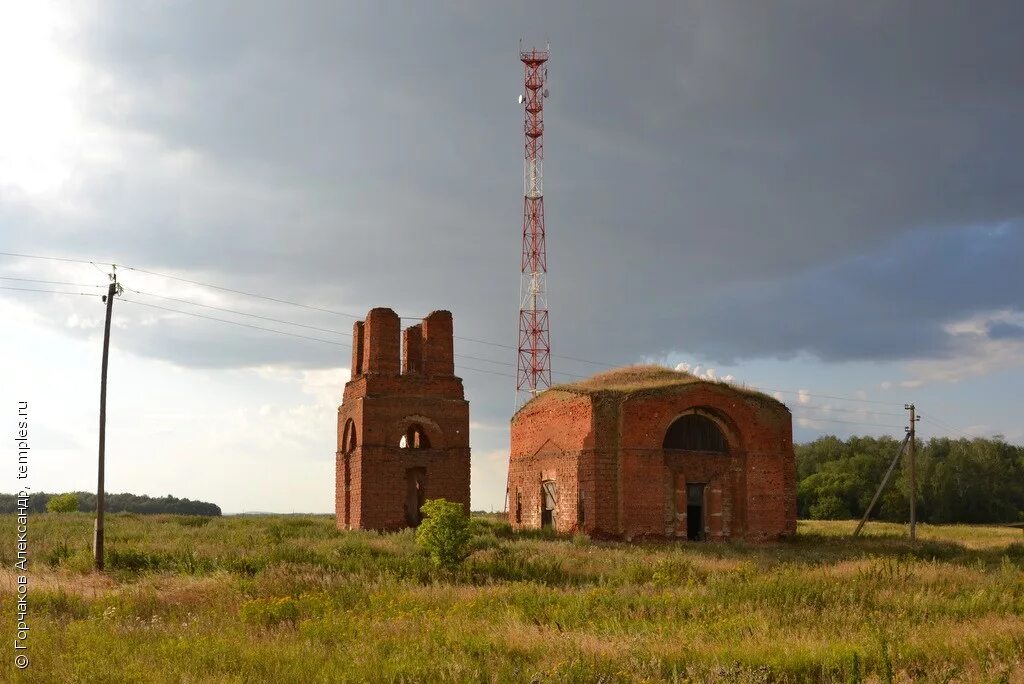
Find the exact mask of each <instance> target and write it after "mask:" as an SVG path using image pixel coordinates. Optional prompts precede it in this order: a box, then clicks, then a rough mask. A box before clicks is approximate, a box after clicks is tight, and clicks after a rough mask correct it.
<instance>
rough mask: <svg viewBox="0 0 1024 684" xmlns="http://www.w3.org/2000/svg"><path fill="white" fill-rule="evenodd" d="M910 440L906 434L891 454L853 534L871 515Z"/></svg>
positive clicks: (859, 529)
mask: <svg viewBox="0 0 1024 684" xmlns="http://www.w3.org/2000/svg"><path fill="white" fill-rule="evenodd" d="M909 440H910V435H909V434H908V435H906V436H905V437H904V438H903V441H902V442H900V448H899V449H897V450H896V455H895V456H893V459H892V462H891V463H890V464H889V469H888V470H886V471H885V477H883V478H882V482H881V483H880V484H879V485H878V489H876V490H875V495H874V496H873V497H871V503H869V504H868V508H867V510H866V511H864V516H863V517H862V518H861V519H860V522H859V523H858V524H857V529H855V530H854V531H853V536H854V537H856V536H859V535H860V531H861V530H863V529H864V523H866V522H867V521H868V518H870V517H871V511H873V510H875V504H876V503H878V499H879V497H881V496H882V492H884V491H885V488H886V487H887V486H888V484H889V478H891V477H892V474H893V471H895V470H896V464H897V463H899V462H900V456H902V455H903V450H904V449H906V448H907V442H908V441H909Z"/></svg>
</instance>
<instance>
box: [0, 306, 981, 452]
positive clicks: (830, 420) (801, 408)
mask: <svg viewBox="0 0 1024 684" xmlns="http://www.w3.org/2000/svg"><path fill="white" fill-rule="evenodd" d="M0 289H3V290H14V291H19V292H42V293H48V294H65V295H81V296H94V293H91V292H69V291H65V290H43V289H34V288H21V287H7V286H0ZM132 291H133V292H136V293H138V294H142V295H148V296H156V297H161V298H164V299H169V300H174V298H171V297H163V296H162V295H151V294H150V293H145V292H140V291H138V290H132ZM123 301H125V302H127V303H129V304H135V305H137V306H144V307H148V308H152V309H159V310H161V311H167V312H169V313H177V314H181V315H185V316H193V317H196V318H202V319H205V320H210V321H216V322H219V323H228V324H231V325H236V326H240V327H244V328H250V329H253V330H260V331H263V332H271V333H277V334H279V335H287V336H289V337H296V338H300V339H305V340H309V341H313V342H322V343H324V344H330V345H334V346H338V347H345V348H348V349H351V348H352V345H350V344H345V343H343V342H337V341H334V340H325V339H323V338H320V337H312V336H310V335H301V334H298V333H292V332H288V331H285V330H278V329H275V328H267V327H263V326H258V325H252V324H250V323H243V322H241V321H232V320H229V319H226V318H218V317H216V316H206V315H204V314H199V313H196V312H194V311H183V310H181V309H173V308H170V307H166V306H160V305H157V304H150V303H148V302H140V301H138V300H134V299H128V298H123ZM175 301H181V302H183V303H186V304H195V305H198V306H207V305H202V304H198V303H196V302H189V301H187V300H175ZM209 308H211V309H217V310H222V311H225V312H227V313H237V314H241V315H246V316H254V317H256V318H261V319H264V320H269V321H272V322H277V323H282V324H285V325H302V324H297V323H294V322H292V321H284V320H281V319H273V318H268V317H263V316H256V315H255V314H247V313H245V312H240V311H234V310H232V309H221V308H220V307H212V306H211V307H209ZM304 327H311V326H304ZM320 330H324V331H326V332H338V331H331V330H327V329H320ZM340 334H344V333H340ZM481 360H483V359H481ZM459 368H460V370H466V371H472V372H476V373H486V374H489V375H498V376H502V377H515V376H514V375H512V374H511V373H502V372H500V371H493V370H487V369H483V368H474V367H471V366H463V365H460V366H459ZM776 391H777V390H776ZM805 394H807V393H805ZM793 408H794V409H795V410H798V411H808V410H810V411H822V410H824V411H834V410H839V411H843V410H845V411H847V412H856V411H855V410H851V409H841V408H835V407H824V406H800V405H797V406H794V407H793ZM862 413H865V414H874V415H896V414H891V413H882V412H872V411H864V412H862ZM923 417H924V418H925V420H930V421H932V422H933V423H936V424H940V422H939V421H938V420H936V419H932V418H930V417H927V416H923ZM804 419H805V420H808V421H813V422H826V423H839V424H844V425H858V426H862V427H864V426H870V427H883V428H891V429H900V428H902V427H904V426H902V425H889V424H884V423H874V422H868V421H849V420H839V419H835V418H821V417H817V416H804ZM943 427H945V428H947V429H951V430H954V431H956V432H960V433H961V434H964V435H966V436H967V437H972V436H971V435H969V434H968V433H966V432H963V431H962V430H957V429H956V428H953V427H952V426H949V425H943ZM972 438H973V437H972Z"/></svg>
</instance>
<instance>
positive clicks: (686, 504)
mask: <svg viewBox="0 0 1024 684" xmlns="http://www.w3.org/2000/svg"><path fill="white" fill-rule="evenodd" d="M508 497H509V502H508V510H509V520H510V522H511V523H512V525H513V526H514V527H516V528H537V527H541V526H543V525H550V526H552V527H554V529H556V530H557V531H559V532H572V531H584V532H587V533H589V534H592V535H595V536H605V537H617V538H625V539H632V538H636V537H666V538H683V539H685V538H689V539H725V538H745V539H751V540H762V539H771V538H778V537H781V536H785V535H790V534H794V533H795V532H796V469H795V459H794V454H793V438H792V416H791V414H790V412H789V410H788V409H787V408H786V406H785V405H783V404H782V403H780V402H778V401H776V400H775V399H773V398H772V397H769V396H767V395H764V394H761V393H759V392H753V391H750V390H746V389H742V388H737V387H734V386H731V385H727V384H724V383H718V382H711V381H705V380H701V379H700V378H697V377H694V376H693V375H690V374H687V373H681V372H677V371H672V370H669V369H667V368H660V367H656V366H639V367H630V368H624V369H620V370H617V371H611V372H609V373H603V374H600V375H597V376H595V377H593V378H591V379H589V380H585V381H582V382H579V383H573V384H569V385H561V386H558V387H555V388H552V389H550V390H548V391H546V392H543V393H542V394H540V395H539V396H538V397H536V398H535V399H533V400H532V401H530V402H528V403H527V404H526V405H525V406H524V407H523V408H522V409H520V410H519V412H518V413H516V415H515V416H514V417H513V419H512V446H511V452H510V457H509V493H508ZM546 509H549V510H548V511H546Z"/></svg>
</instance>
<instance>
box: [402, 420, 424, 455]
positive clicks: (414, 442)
mask: <svg viewBox="0 0 1024 684" xmlns="http://www.w3.org/2000/svg"><path fill="white" fill-rule="evenodd" d="M398 446H399V447H401V448H403V449H429V448H430V438H429V437H427V431H426V430H424V429H423V426H422V425H420V424H419V423H413V424H412V425H410V426H409V427H407V428H406V429H405V434H404V435H402V439H401V440H399V442H398Z"/></svg>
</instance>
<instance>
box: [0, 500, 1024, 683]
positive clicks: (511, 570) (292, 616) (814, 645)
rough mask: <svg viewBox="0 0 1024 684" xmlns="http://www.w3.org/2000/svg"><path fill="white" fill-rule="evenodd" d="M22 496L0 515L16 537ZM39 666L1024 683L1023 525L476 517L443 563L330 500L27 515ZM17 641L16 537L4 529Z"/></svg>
mask: <svg viewBox="0 0 1024 684" xmlns="http://www.w3.org/2000/svg"><path fill="white" fill-rule="evenodd" d="M14 522H15V521H14V519H13V516H6V517H5V518H4V519H3V521H2V522H0V529H2V530H3V532H2V533H3V534H4V535H6V537H7V538H8V539H12V540H13V539H14V538H15V536H16V535H15V531H14ZM30 525H31V526H30V532H29V535H30V536H29V539H30V552H31V554H32V555H31V558H32V565H31V577H30V586H29V605H30V614H29V621H30V625H31V631H30V636H29V639H28V643H29V650H28V654H29V657H30V665H29V667H28V669H26V670H23V671H19V670H17V669H16V668H15V666H14V663H13V660H14V652H13V649H11V648H10V647H9V650H8V654H7V656H4V657H3V658H2V661H0V679H2V680H3V681H30V682H291V681H296V682H346V681H348V682H363V681H372V682H376V681H389V682H390V681H393V682H421V681H423V682H434V681H441V682H444V681H448V682H463V681H472V682H580V681H591V682H598V681H599V682H614V681H641V682H646V681H649V682H655V681H728V682H798V681H836V682H857V681H881V682H887V681H927V682H951V681H964V682H977V681H981V682H986V681H987V682H1017V681H1024V573H1022V569H1024V543H1022V542H1024V537H1022V535H1021V531H1020V530H1013V529H1008V528H995V527H966V526H941V527H939V526H935V527H932V526H924V527H923V528H922V529H921V537H922V540H921V541H919V542H918V543H917V544H911V543H909V542H908V541H907V540H906V539H904V538H903V536H902V535H903V534H904V528H903V527H901V526H896V525H889V524H882V523H876V524H872V525H869V528H868V536H867V537H866V538H862V539H859V540H852V539H850V538H849V533H850V531H851V530H852V527H853V524H852V523H848V522H815V523H801V524H800V531H799V535H798V536H797V538H796V539H794V540H792V541H789V542H784V543H777V544H768V545H744V544H692V543H691V544H645V545H626V544H619V543H605V542H596V541H592V540H589V539H587V538H585V537H582V536H580V537H574V538H568V539H562V538H558V539H556V538H551V537H545V536H541V535H536V534H534V535H522V534H518V535H517V534H513V533H512V532H511V530H510V529H509V528H508V526H507V525H505V524H504V523H501V522H499V521H498V520H497V519H495V518H489V517H478V518H476V519H475V520H474V538H473V548H474V551H473V553H472V555H471V556H470V558H469V559H468V560H467V561H466V563H465V564H464V565H463V566H462V567H461V568H459V569H457V570H453V571H444V570H440V569H437V568H435V567H434V566H433V565H432V564H431V563H430V561H429V559H428V558H427V557H426V556H425V555H423V553H422V552H421V551H420V550H419V549H418V547H417V546H416V543H415V538H414V535H413V533H412V532H410V531H407V532H402V533H398V534H385V535H380V534H374V533H364V532H339V531H337V530H336V529H335V527H334V520H333V518H331V517H327V516H251V517H222V518H200V517H189V516H170V515H159V516H141V515H134V514H116V515H111V516H109V517H108V519H107V546H108V561H107V564H108V572H107V573H105V574H102V575H98V574H95V573H90V572H89V566H90V562H91V554H90V551H89V544H90V542H91V534H92V518H91V517H90V516H89V515H87V514H76V513H72V514H40V515H35V516H33V517H32V519H31V522H30ZM0 558H2V560H3V566H4V568H5V570H4V571H3V573H2V575H0V579H2V580H3V589H2V600H0V602H2V604H3V605H2V610H3V613H4V614H5V615H7V616H8V618H7V622H8V624H9V629H10V630H11V631H10V632H9V636H11V638H9V639H8V643H10V642H11V641H12V640H13V636H12V635H13V621H14V616H15V612H16V611H15V599H14V596H15V594H14V588H15V574H14V572H13V570H12V569H13V563H14V560H15V559H14V552H13V544H5V545H3V547H2V550H0Z"/></svg>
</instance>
